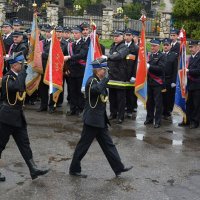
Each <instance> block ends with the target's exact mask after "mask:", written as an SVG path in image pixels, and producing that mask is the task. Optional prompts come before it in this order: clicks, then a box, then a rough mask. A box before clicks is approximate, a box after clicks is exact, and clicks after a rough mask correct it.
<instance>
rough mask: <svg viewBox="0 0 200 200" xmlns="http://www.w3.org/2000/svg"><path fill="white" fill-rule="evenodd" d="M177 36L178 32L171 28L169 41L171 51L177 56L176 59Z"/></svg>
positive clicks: (178, 47) (178, 51)
mask: <svg viewBox="0 0 200 200" xmlns="http://www.w3.org/2000/svg"><path fill="white" fill-rule="evenodd" d="M178 35H179V30H177V29H175V28H172V29H171V30H170V39H171V46H172V48H171V51H173V52H175V53H176V54H177V57H178V56H179V54H180V43H179V42H178Z"/></svg>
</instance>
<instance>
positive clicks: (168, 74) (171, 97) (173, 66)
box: [162, 38, 178, 119]
mask: <svg viewBox="0 0 200 200" xmlns="http://www.w3.org/2000/svg"><path fill="white" fill-rule="evenodd" d="M162 43H163V54H164V56H165V58H166V63H165V68H164V70H165V86H166V92H163V116H164V119H168V118H169V117H170V116H171V112H172V111H173V108H174V101H175V92H176V78H177V72H178V57H177V53H175V52H174V51H171V40H170V39H169V38H165V39H164V40H163V41H162Z"/></svg>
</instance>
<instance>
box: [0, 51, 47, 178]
mask: <svg viewBox="0 0 200 200" xmlns="http://www.w3.org/2000/svg"><path fill="white" fill-rule="evenodd" d="M23 62H24V56H23V54H22V53H20V52H19V53H14V54H13V55H12V56H11V57H10V58H9V64H10V66H11V69H10V71H9V72H8V73H7V74H6V75H5V76H4V77H3V80H2V95H3V104H2V106H1V108H0V158H1V154H2V152H3V150H4V149H5V147H6V144H7V143H8V141H9V138H10V136H11V135H12V136H13V138H14V140H15V142H16V144H17V147H18V149H19V151H20V153H21V155H22V157H23V158H24V160H25V162H26V164H27V166H28V168H29V170H30V175H31V178H32V179H35V178H37V177H38V176H41V175H44V174H46V173H47V172H48V170H40V169H38V168H37V166H36V164H35V163H34V161H33V155H32V150H31V148H30V142H29V138H28V133H27V123H26V119H25V116H24V112H23V102H24V100H25V96H26V92H25V78H26V71H25V68H24V67H23ZM0 177H1V178H0V180H2V176H0ZM4 180H5V178H4Z"/></svg>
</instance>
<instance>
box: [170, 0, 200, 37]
mask: <svg viewBox="0 0 200 200" xmlns="http://www.w3.org/2000/svg"><path fill="white" fill-rule="evenodd" d="M172 16H173V20H174V25H175V26H176V28H181V27H182V26H184V28H185V30H186V33H187V36H188V37H190V38H193V39H199V38H200V21H199V19H200V1H197V0H175V4H174V9H173V15H172Z"/></svg>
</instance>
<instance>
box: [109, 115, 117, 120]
mask: <svg viewBox="0 0 200 200" xmlns="http://www.w3.org/2000/svg"><path fill="white" fill-rule="evenodd" d="M116 118H117V115H116V114H110V116H109V117H108V119H109V120H113V119H116Z"/></svg>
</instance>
